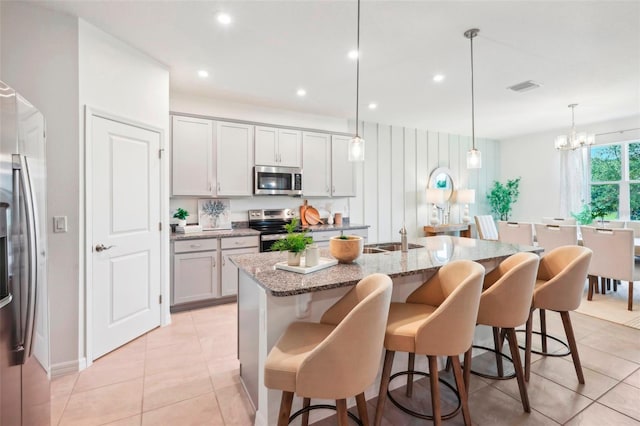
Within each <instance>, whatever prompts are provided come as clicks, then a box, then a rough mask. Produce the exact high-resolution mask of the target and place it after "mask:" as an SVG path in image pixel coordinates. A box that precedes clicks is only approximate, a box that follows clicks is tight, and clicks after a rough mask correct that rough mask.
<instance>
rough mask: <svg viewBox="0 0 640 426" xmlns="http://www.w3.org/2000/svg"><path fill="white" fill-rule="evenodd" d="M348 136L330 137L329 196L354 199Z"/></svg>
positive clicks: (352, 171)
mask: <svg viewBox="0 0 640 426" xmlns="http://www.w3.org/2000/svg"><path fill="white" fill-rule="evenodd" d="M350 140H351V138H350V137H348V136H336V135H333V136H331V195H332V196H334V197H355V195H356V185H355V170H354V167H353V163H351V162H350V161H349V141H350Z"/></svg>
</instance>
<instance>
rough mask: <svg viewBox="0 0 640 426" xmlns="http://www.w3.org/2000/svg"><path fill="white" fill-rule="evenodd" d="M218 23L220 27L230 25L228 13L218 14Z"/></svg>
mask: <svg viewBox="0 0 640 426" xmlns="http://www.w3.org/2000/svg"><path fill="white" fill-rule="evenodd" d="M217 19H218V22H219V23H221V24H222V25H229V24H230V23H231V15H229V14H228V13H224V12H220V13H218V16H217Z"/></svg>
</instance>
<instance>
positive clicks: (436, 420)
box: [428, 355, 442, 426]
mask: <svg viewBox="0 0 640 426" xmlns="http://www.w3.org/2000/svg"><path fill="white" fill-rule="evenodd" d="M428 358H429V379H430V382H431V405H432V406H433V424H434V425H436V426H440V425H441V424H442V418H441V414H440V386H439V383H438V358H437V357H436V356H433V355H428Z"/></svg>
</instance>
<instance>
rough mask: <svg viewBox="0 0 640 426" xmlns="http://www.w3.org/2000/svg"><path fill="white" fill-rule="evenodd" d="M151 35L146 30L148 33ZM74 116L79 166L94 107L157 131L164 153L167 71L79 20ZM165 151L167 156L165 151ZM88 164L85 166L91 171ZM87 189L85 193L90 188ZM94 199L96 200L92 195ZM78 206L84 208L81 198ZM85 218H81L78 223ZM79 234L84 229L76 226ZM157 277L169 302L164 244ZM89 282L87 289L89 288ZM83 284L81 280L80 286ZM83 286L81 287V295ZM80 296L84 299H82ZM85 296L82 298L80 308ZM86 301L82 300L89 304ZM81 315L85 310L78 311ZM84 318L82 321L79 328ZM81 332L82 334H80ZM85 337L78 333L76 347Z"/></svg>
mask: <svg viewBox="0 0 640 426" xmlns="http://www.w3.org/2000/svg"><path fill="white" fill-rule="evenodd" d="M149 30H151V29H149ZM78 51H79V69H80V72H79V88H80V92H79V105H80V108H79V111H78V113H79V116H80V123H81V124H80V126H81V132H80V135H81V136H80V162H81V164H85V160H84V155H85V151H84V144H85V137H84V120H83V117H84V114H85V107H90V108H95V109H98V110H100V111H104V112H106V113H109V114H112V115H115V116H117V117H121V118H123V119H126V120H129V121H133V122H136V123H140V124H142V125H146V126H149V127H152V128H156V129H159V130H160V131H161V133H162V134H161V137H162V139H161V142H160V146H161V148H168V141H169V139H168V135H169V70H168V69H167V67H165V66H164V65H163V64H161V63H159V62H157V61H156V60H154V59H152V58H150V57H149V56H147V55H145V54H143V53H141V52H140V51H138V50H136V49H133V48H132V47H130V46H129V45H127V44H125V43H123V42H122V41H120V40H118V39H116V38H115V37H113V36H111V35H109V34H107V33H105V32H103V31H101V30H100V29H98V28H96V27H94V26H93V25H91V24H89V23H87V22H85V21H83V20H82V19H80V20H79V44H78ZM165 152H167V153H168V152H169V150H168V149H166V150H165ZM90 161H91V160H88V161H87V164H86V166H87V167H90V164H91V163H90ZM168 165H169V160H168V155H165V156H164V157H163V166H162V167H163V168H164V170H165V176H164V188H163V190H164V193H163V195H162V196H161V200H162V201H161V203H162V214H161V219H162V221H163V222H164V223H168V221H169V212H168V209H169V207H168V198H169V186H168V183H169V181H168V176H169V172H168V170H169V169H168ZM81 187H82V192H81V193H84V190H85V189H84V179H81ZM89 190H90V188H89ZM96 196H99V195H96ZM80 204H81V205H84V198H83V197H81V199H80ZM84 220H90V219H89V218H84V217H83V218H82V220H81V223H82V224H84ZM81 229H84V225H83V226H82V227H81ZM168 232H169V227H168V226H166V227H165V228H164V230H163V241H168V238H169V237H168V235H169V234H168ZM80 240H81V249H80V258H81V262H80V263H81V264H83V263H84V262H83V261H82V259H83V255H84V253H85V251H86V250H87V246H89V245H91V243H92V242H91V241H88V242H87V243H86V244H83V243H82V242H83V241H84V233H81V237H80ZM161 265H162V268H163V271H162V273H161V277H162V283H161V286H162V288H163V289H164V294H165V296H166V298H165V300H169V298H168V296H169V294H170V293H169V280H168V277H169V246H168V244H165V245H164V247H163V251H162V258H161ZM90 279H91V278H90V277H89V282H87V285H90ZM82 282H84V280H83V281H82ZM83 290H84V287H82V288H81V291H83ZM82 296H84V294H83V295H82ZM83 299H84V297H81V300H80V302H81V303H82V301H83ZM90 303H91V301H87V304H90ZM81 310H82V311H84V309H81ZM83 320H84V319H83V318H81V321H80V323H81V326H82V325H83V322H84V321H83ZM167 322H170V317H169V304H168V303H165V304H164V305H163V323H167ZM81 331H82V330H81ZM83 336H84V333H82V332H81V342H80V343H81V347H82V348H83V349H84V345H83V343H84V342H83V340H82V339H83Z"/></svg>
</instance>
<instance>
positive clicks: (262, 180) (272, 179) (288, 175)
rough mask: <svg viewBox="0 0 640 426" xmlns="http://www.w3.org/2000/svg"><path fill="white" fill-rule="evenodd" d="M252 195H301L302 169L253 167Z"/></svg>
mask: <svg viewBox="0 0 640 426" xmlns="http://www.w3.org/2000/svg"><path fill="white" fill-rule="evenodd" d="M253 182H254V187H253V193H254V194H256V195H302V169H299V168H297V167H268V166H255V168H254V179H253Z"/></svg>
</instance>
